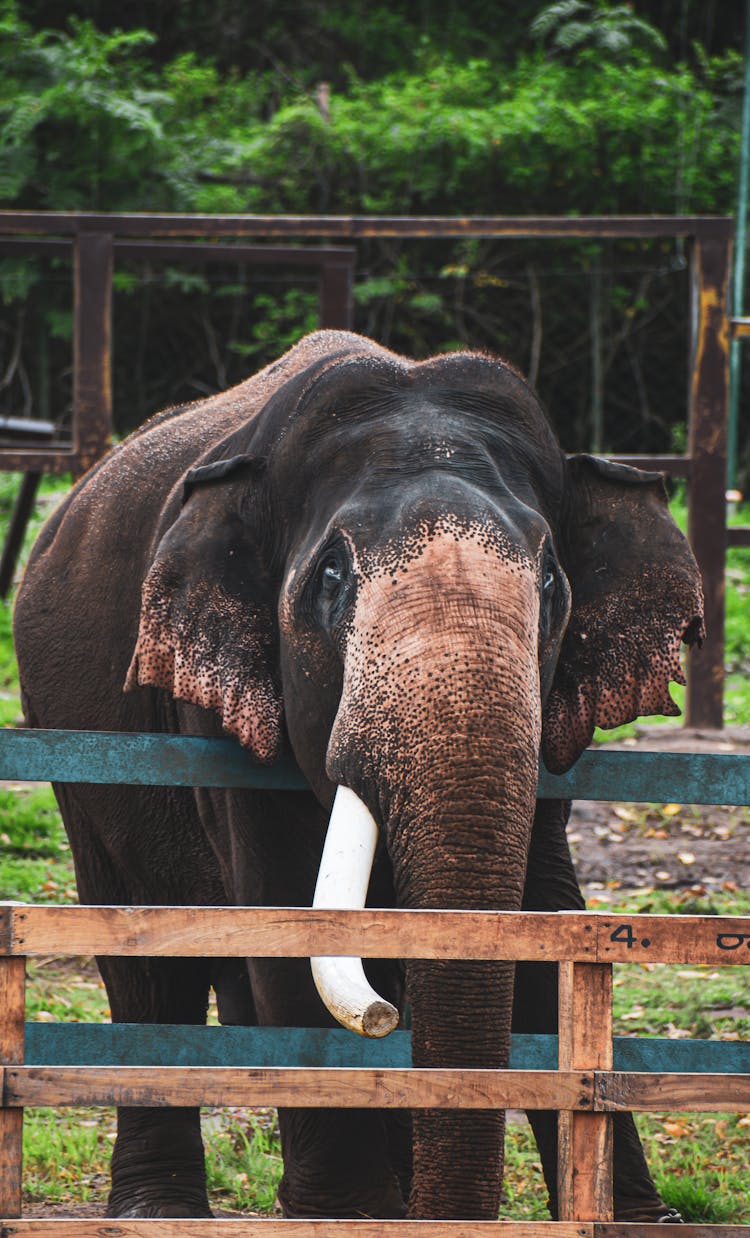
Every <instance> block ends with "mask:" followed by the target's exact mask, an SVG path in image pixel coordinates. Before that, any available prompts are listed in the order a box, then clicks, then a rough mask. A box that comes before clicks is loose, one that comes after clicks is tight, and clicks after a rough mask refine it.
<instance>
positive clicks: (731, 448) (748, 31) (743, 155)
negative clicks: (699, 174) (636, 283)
mask: <svg viewBox="0 0 750 1238" xmlns="http://www.w3.org/2000/svg"><path fill="white" fill-rule="evenodd" d="M749 173H750V0H746V7H745V90H744V95H743V99H742V128H741V131H740V167H739V176H738V182H737V216H736V221H735V238H734V245H735V248H734V272H733V277H732V317H733V318H741V317H742V315H743V312H744V311H743V305H744V292H745V245H746V241H747V197H748V174H749ZM729 373H730V380H729V432H728V443H727V485H728V486H729V488H730V490H734V488H735V487H736V485H737V446H738V444H737V439H738V436H739V414H740V379H741V377H742V340H740V339H733V340H732V344H731V348H730V352H729Z"/></svg>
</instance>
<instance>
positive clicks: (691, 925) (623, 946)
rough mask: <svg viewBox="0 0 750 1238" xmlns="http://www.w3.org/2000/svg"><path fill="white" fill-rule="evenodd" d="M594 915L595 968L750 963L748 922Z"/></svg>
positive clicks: (726, 918) (739, 919) (719, 918)
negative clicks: (601, 964) (605, 964)
mask: <svg viewBox="0 0 750 1238" xmlns="http://www.w3.org/2000/svg"><path fill="white" fill-rule="evenodd" d="M594 914H596V915H597V926H596V928H597V954H596V957H597V959H598V960H599V961H600V962H610V963H644V962H649V961H654V962H659V963H705V964H711V965H720V964H724V963H733V964H745V965H747V964H748V963H750V916H648V915H636V916H613V915H612V914H611V913H609V912H604V913H601V912H600V913H594Z"/></svg>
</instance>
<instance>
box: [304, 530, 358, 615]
mask: <svg viewBox="0 0 750 1238" xmlns="http://www.w3.org/2000/svg"><path fill="white" fill-rule="evenodd" d="M352 586H353V581H352V574H351V569H350V561H349V554H348V551H347V550H346V548H345V547H344V546H341V545H339V544H338V542H337V543H336V544H334V545H333V546H328V547H327V548H326V549H325V550H324V551H323V554H322V555H321V556H320V559H319V560H318V563H317V565H316V567H315V568H314V570H313V571H312V573H311V575H310V577H309V579H308V584H307V586H306V588H305V591H304V594H303V601H302V606H303V613H304V614H305V615H306V616H307V618H308V619H309V621H310V622H312V623H315V624H317V625H319V626H320V627H322V628H323V629H325V630H327V631H329V632H332V633H333V632H335V630H336V629H337V627H338V625H339V624H340V623H341V621H342V620H343V618H344V616H345V614H346V612H347V609H348V604H349V602H350V601H351V595H352Z"/></svg>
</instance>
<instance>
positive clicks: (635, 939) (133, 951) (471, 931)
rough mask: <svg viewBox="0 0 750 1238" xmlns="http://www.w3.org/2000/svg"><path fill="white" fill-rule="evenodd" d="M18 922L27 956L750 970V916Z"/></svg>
mask: <svg viewBox="0 0 750 1238" xmlns="http://www.w3.org/2000/svg"><path fill="white" fill-rule="evenodd" d="M9 914H10V915H11V917H12V937H11V944H10V950H11V952H12V953H13V954H16V955H39V954H55V955H59V956H61V957H64V956H71V955H73V956H75V955H79V954H100V955H112V954H115V955H120V954H121V955H138V956H140V955H155V956H157V955H165V956H168V957H178V956H182V957H191V956H192V957H195V956H199V957H204V956H205V957H216V956H227V957H232V956H234V957H243V956H248V957H251V956H252V957H257V958H268V957H274V956H281V957H284V958H306V957H308V956H309V955H310V954H322V955H350V954H357V955H361V956H362V957H363V958H424V959H450V958H476V959H508V960H518V959H529V960H536V959H567V960H575V961H579V962H602V963H622V962H625V963H632V962H644V961H654V962H662V963H704V964H710V965H712V966H716V965H720V964H724V963H732V964H743V965H747V964H750V916H648V915H634V916H625V915H623V916H613V915H612V913H611V912H528V911H527V912H511V911H405V910H393V909H378V908H370V907H368V908H365V909H364V910H363V911H327V910H317V911H313V910H312V909H311V908H309V907H291V908H279V907H78V906H61V907H58V906H54V905H39V906H33V905H24V904H16V905H15V906H14V907H12V908H9Z"/></svg>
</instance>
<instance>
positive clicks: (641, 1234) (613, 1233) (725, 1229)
mask: <svg viewBox="0 0 750 1238" xmlns="http://www.w3.org/2000/svg"><path fill="white" fill-rule="evenodd" d="M671 1232H672V1231H671V1230H670V1233H671ZM665 1233H666V1230H665V1229H664V1226H663V1225H645V1224H642V1223H641V1222H640V1221H639V1222H637V1223H635V1222H632V1221H631V1222H626V1221H615V1222H606V1221H605V1222H601V1223H600V1224H598V1225H595V1226H594V1238H664V1234H665ZM749 1235H750V1225H682V1226H681V1227H680V1238H748V1236H749Z"/></svg>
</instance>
